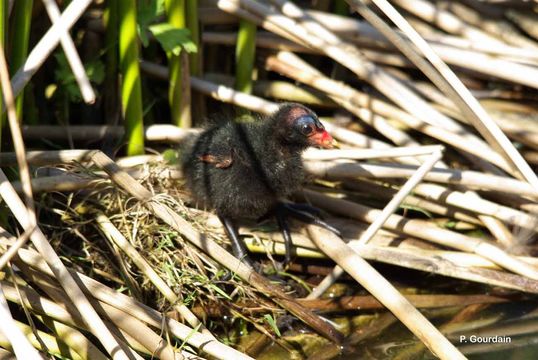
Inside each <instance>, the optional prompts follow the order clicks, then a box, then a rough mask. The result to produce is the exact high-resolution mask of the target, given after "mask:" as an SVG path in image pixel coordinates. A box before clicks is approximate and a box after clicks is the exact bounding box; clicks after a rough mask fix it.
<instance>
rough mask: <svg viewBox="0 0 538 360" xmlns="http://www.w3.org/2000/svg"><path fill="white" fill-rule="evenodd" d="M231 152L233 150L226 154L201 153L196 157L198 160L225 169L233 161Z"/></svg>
mask: <svg viewBox="0 0 538 360" xmlns="http://www.w3.org/2000/svg"><path fill="white" fill-rule="evenodd" d="M232 153H233V150H232V151H230V152H229V153H228V154H203V155H200V156H199V157H198V158H199V159H200V161H203V162H205V163H208V164H213V165H215V167H216V168H219V169H226V168H229V167H230V166H231V165H232V163H233V157H232Z"/></svg>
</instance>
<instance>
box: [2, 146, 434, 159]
mask: <svg viewBox="0 0 538 360" xmlns="http://www.w3.org/2000/svg"><path fill="white" fill-rule="evenodd" d="M439 149H441V150H442V149H443V147H442V146H441V145H426V146H407V147H395V148H390V149H344V150H341V149H337V150H319V149H314V148H310V149H308V150H306V151H305V152H304V153H303V160H311V161H315V160H317V161H319V160H338V159H350V160H365V159H378V158H397V157H406V156H419V155H430V154H431V153H433V152H434V151H436V150H439ZM0 163H1V154H0Z"/></svg>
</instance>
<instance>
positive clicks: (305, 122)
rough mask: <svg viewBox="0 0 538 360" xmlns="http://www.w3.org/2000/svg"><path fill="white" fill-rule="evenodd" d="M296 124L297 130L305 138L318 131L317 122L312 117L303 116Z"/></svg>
mask: <svg viewBox="0 0 538 360" xmlns="http://www.w3.org/2000/svg"><path fill="white" fill-rule="evenodd" d="M295 124H296V125H295V126H296V129H298V130H299V131H300V132H301V134H303V135H304V136H310V135H312V133H313V132H314V131H315V130H316V120H315V119H314V118H313V117H312V116H310V115H304V116H301V117H300V118H298V119H297V120H296V123H295Z"/></svg>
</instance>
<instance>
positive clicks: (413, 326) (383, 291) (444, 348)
mask: <svg viewBox="0 0 538 360" xmlns="http://www.w3.org/2000/svg"><path fill="white" fill-rule="evenodd" d="M307 229H308V233H309V235H310V237H311V238H312V240H313V241H314V243H315V244H316V245H317V246H318V247H319V248H320V249H321V250H322V251H323V252H324V253H326V254H327V256H329V257H330V258H331V259H333V260H334V261H335V262H336V263H337V264H338V265H340V266H341V267H342V268H343V269H344V270H345V271H346V272H347V273H348V274H349V275H351V276H352V277H353V278H354V279H355V280H357V282H358V283H359V284H361V285H362V286H363V287H364V288H365V289H366V290H368V292H369V293H370V294H372V295H373V296H374V297H375V298H376V299H378V300H379V302H381V303H382V304H383V305H384V306H386V307H387V308H388V309H389V310H390V311H391V312H392V313H393V314H394V315H395V316H396V317H397V318H398V319H399V320H400V321H401V322H402V323H403V324H404V325H405V326H406V327H407V328H408V329H409V330H411V331H412V332H413V334H415V335H416V336H417V337H418V338H419V339H420V340H421V341H422V342H423V343H424V344H425V345H426V346H427V347H428V348H429V349H430V350H431V351H432V352H433V353H434V354H435V355H437V356H438V357H439V358H441V359H465V357H464V356H463V355H462V354H461V353H460V352H459V351H458V349H456V347H455V346H454V345H452V344H451V343H450V342H449V341H448V340H447V339H446V338H445V337H444V336H443V335H442V334H441V333H440V332H439V330H437V329H436V328H435V327H434V326H433V325H432V324H431V323H430V322H429V321H428V319H426V318H425V317H424V315H422V314H421V313H420V312H419V311H418V310H417V309H416V308H415V307H413V305H411V304H410V303H409V301H408V300H407V299H405V298H404V297H403V296H402V295H401V294H400V293H399V292H398V290H396V289H395V288H394V287H393V286H392V285H391V283H390V282H388V281H387V280H386V279H385V278H384V277H383V276H381V274H379V273H378V272H377V271H376V270H375V269H374V268H373V267H372V266H371V265H370V264H369V263H367V262H366V261H365V260H363V259H362V258H361V257H360V256H359V255H358V254H357V253H356V252H354V251H353V250H351V249H350V247H349V246H347V245H346V244H345V243H344V242H343V241H342V240H341V239H340V238H338V237H337V236H335V235H334V234H332V233H331V232H329V231H327V230H325V229H322V228H319V227H316V226H313V225H309V226H308V227H307Z"/></svg>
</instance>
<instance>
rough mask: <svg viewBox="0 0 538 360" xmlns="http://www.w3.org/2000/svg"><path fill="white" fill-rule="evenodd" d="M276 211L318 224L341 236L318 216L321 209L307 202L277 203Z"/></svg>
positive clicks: (308, 222) (340, 234) (305, 221)
mask: <svg viewBox="0 0 538 360" xmlns="http://www.w3.org/2000/svg"><path fill="white" fill-rule="evenodd" d="M278 212H281V213H284V215H287V216H291V217H293V218H295V219H297V220H299V221H302V222H304V223H307V224H312V225H316V226H320V227H322V228H324V229H327V230H329V231H330V232H332V233H333V234H335V235H336V236H338V237H342V233H341V232H340V231H339V230H338V229H336V228H335V227H334V226H332V225H330V224H328V223H327V222H325V221H324V220H322V219H321V218H320V215H321V211H320V210H319V209H317V208H315V207H313V206H311V205H309V204H295V203H279V204H278V207H277V213H278Z"/></svg>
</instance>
